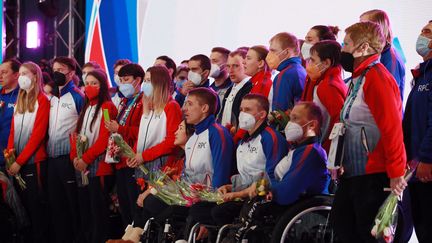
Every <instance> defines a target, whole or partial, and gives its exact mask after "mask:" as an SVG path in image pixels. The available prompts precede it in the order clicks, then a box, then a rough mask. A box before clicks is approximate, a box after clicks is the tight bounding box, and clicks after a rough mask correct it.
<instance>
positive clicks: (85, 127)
mask: <svg viewBox="0 0 432 243" xmlns="http://www.w3.org/2000/svg"><path fill="white" fill-rule="evenodd" d="M92 108H93V106H90V110H89V112H88V114H87V119H86V122H85V125H84V135H85V134H86V133H87V125H88V120H89V118H90V114H91V110H92Z"/></svg>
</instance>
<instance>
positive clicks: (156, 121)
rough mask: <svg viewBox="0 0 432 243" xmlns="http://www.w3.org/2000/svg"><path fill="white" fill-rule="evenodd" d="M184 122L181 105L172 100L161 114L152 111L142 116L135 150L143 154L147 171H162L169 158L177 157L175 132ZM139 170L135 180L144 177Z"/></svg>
mask: <svg viewBox="0 0 432 243" xmlns="http://www.w3.org/2000/svg"><path fill="white" fill-rule="evenodd" d="M181 120H182V112H181V109H180V106H179V104H178V103H177V102H176V101H175V100H174V99H170V100H169V101H168V103H167V104H166V105H165V107H164V110H163V111H162V112H160V113H157V112H155V111H150V112H148V114H144V113H143V114H142V116H141V122H140V126H139V132H138V139H137V141H136V143H135V146H134V150H135V151H136V152H138V153H141V155H142V158H143V160H144V166H146V167H147V169H149V170H150V171H151V170H154V169H160V168H161V167H162V166H164V165H165V163H166V161H167V160H168V159H169V157H173V156H175V154H174V151H175V147H176V146H175V145H174V140H175V132H176V131H177V128H178V126H179V124H180V122H181ZM140 172H141V170H140V169H139V168H136V169H135V175H136V177H135V178H139V177H143V176H144V175H143V174H142V173H140Z"/></svg>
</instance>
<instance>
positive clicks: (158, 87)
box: [147, 66, 172, 113]
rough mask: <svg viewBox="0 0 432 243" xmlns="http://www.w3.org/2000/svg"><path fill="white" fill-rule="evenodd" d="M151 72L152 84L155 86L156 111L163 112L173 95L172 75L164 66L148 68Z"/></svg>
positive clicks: (154, 105)
mask: <svg viewBox="0 0 432 243" xmlns="http://www.w3.org/2000/svg"><path fill="white" fill-rule="evenodd" d="M147 71H148V72H150V79H151V84H152V86H153V94H152V97H151V98H152V103H153V110H154V111H155V112H156V113H162V112H163V110H164V109H165V105H166V104H167V103H168V101H169V100H170V97H171V91H170V90H171V89H170V87H171V86H170V85H171V82H172V81H171V76H170V75H169V72H168V69H167V68H166V67H164V66H153V67H151V68H149V70H147Z"/></svg>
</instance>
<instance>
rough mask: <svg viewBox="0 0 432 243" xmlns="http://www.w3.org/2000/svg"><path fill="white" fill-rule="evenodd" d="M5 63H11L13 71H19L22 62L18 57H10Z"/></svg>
mask: <svg viewBox="0 0 432 243" xmlns="http://www.w3.org/2000/svg"><path fill="white" fill-rule="evenodd" d="M3 63H9V65H10V67H11V69H12V72H14V73H17V72H19V68H20V67H21V64H22V63H21V62H20V61H19V60H18V59H16V58H9V59H6V60H4V61H3Z"/></svg>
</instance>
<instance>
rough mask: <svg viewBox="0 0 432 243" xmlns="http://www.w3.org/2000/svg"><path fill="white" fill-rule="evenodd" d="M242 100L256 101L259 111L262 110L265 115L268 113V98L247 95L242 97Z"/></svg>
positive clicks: (258, 95) (259, 95)
mask: <svg viewBox="0 0 432 243" xmlns="http://www.w3.org/2000/svg"><path fill="white" fill-rule="evenodd" d="M243 100H256V101H257V103H258V107H259V109H260V110H263V111H265V112H266V113H268V112H269V109H270V103H269V101H268V98H267V97H265V96H264V95H262V94H247V95H245V96H244V97H243Z"/></svg>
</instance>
